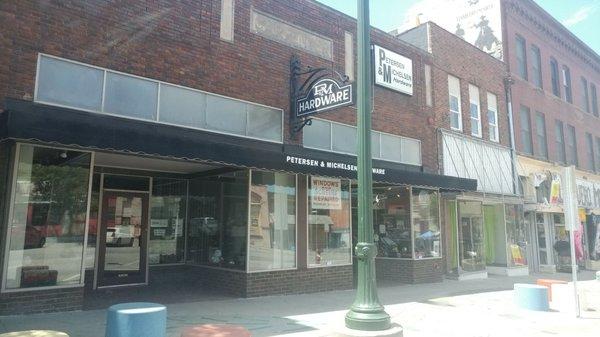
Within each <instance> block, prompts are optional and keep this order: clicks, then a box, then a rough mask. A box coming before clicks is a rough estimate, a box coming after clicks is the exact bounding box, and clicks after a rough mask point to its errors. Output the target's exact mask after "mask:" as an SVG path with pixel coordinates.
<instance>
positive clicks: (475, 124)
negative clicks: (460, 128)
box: [469, 84, 481, 138]
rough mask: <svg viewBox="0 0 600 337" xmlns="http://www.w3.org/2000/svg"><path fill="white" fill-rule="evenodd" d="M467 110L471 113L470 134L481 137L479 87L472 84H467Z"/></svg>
mask: <svg viewBox="0 0 600 337" xmlns="http://www.w3.org/2000/svg"><path fill="white" fill-rule="evenodd" d="M469 110H470V114H471V135H472V136H475V137H479V138H481V108H480V102H479V88H477V87H476V86H474V85H472V84H469Z"/></svg>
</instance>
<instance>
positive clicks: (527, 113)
mask: <svg viewBox="0 0 600 337" xmlns="http://www.w3.org/2000/svg"><path fill="white" fill-rule="evenodd" d="M524 117H527V126H528V130H525V129H524V128H523V127H524V125H523V121H524ZM519 126H520V135H521V152H522V153H524V154H527V155H531V156H533V155H534V154H535V151H534V148H533V132H532V125H531V109H529V107H526V106H524V105H521V106H520V109H519ZM526 133H527V134H526ZM526 136H527V137H526ZM525 138H527V140H528V143H527V144H526V143H525ZM527 147H529V148H530V149H531V151H527Z"/></svg>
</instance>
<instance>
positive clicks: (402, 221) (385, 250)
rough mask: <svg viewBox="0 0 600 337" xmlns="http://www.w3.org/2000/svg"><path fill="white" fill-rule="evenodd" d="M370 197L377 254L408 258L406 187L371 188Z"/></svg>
mask: <svg viewBox="0 0 600 337" xmlns="http://www.w3.org/2000/svg"><path fill="white" fill-rule="evenodd" d="M373 198H374V200H373V226H374V227H375V228H374V230H375V234H376V235H375V243H376V244H377V248H378V254H377V256H378V257H394V258H408V259H411V258H412V257H413V254H412V247H413V246H412V238H411V225H410V223H411V217H410V187H405V186H389V187H374V188H373Z"/></svg>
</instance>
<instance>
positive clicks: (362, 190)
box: [346, 0, 391, 331]
mask: <svg viewBox="0 0 600 337" xmlns="http://www.w3.org/2000/svg"><path fill="white" fill-rule="evenodd" d="M370 32H371V25H370V23H369V0H358V30H357V42H358V72H357V76H356V78H357V81H356V82H357V96H358V98H357V108H358V243H357V244H356V247H355V253H356V257H357V260H358V262H357V263H358V284H357V291H356V299H355V300H354V303H353V304H352V307H351V308H350V311H349V312H348V313H347V314H346V327H347V328H349V329H354V330H364V331H377V330H386V329H389V328H390V326H391V321H390V316H389V315H388V314H387V313H386V312H385V310H384V309H383V306H382V305H381V303H380V302H379V297H378V296H377V286H376V282H375V255H377V248H376V247H375V244H374V242H373V170H372V158H371V108H372V103H371V97H372V95H371V83H372V82H371V81H372V79H371V38H370V35H369V34H370Z"/></svg>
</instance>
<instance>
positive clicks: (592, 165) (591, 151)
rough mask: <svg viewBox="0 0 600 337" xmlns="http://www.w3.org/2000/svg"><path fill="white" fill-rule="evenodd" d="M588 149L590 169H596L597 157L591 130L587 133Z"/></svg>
mask: <svg viewBox="0 0 600 337" xmlns="http://www.w3.org/2000/svg"><path fill="white" fill-rule="evenodd" d="M585 143H586V151H587V157H588V169H590V170H591V171H596V159H595V158H594V137H592V134H591V133H589V132H586V133H585Z"/></svg>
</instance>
